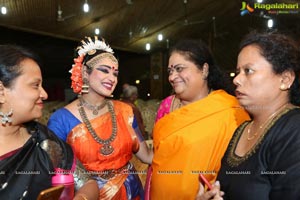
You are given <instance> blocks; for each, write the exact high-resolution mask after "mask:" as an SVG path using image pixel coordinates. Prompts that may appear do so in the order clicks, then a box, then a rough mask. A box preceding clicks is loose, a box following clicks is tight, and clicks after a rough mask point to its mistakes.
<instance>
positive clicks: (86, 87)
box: [81, 78, 90, 94]
mask: <svg viewBox="0 0 300 200" xmlns="http://www.w3.org/2000/svg"><path fill="white" fill-rule="evenodd" d="M89 88H90V86H89V81H88V79H87V78H83V85H82V88H81V93H83V94H87V93H89Z"/></svg>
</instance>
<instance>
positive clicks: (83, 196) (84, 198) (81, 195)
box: [77, 193, 88, 200]
mask: <svg viewBox="0 0 300 200" xmlns="http://www.w3.org/2000/svg"><path fill="white" fill-rule="evenodd" d="M77 196H80V197H82V199H83V200H88V198H86V196H85V195H84V194H82V193H80V194H78V195H77Z"/></svg>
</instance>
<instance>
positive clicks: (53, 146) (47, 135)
mask: <svg viewBox="0 0 300 200" xmlns="http://www.w3.org/2000/svg"><path fill="white" fill-rule="evenodd" d="M30 126H31V131H36V132H37V136H36V137H37V140H38V143H39V145H40V147H41V148H42V149H43V150H44V151H45V152H46V153H47V154H48V156H49V157H50V159H51V161H52V163H53V165H54V167H61V168H64V169H70V168H71V166H72V165H70V164H69V163H72V160H73V151H72V149H71V147H70V146H69V145H68V144H67V143H65V142H64V141H62V140H61V139H59V138H58V137H57V136H56V135H55V134H54V133H53V132H52V131H51V130H50V129H48V128H47V127H46V126H45V125H43V124H41V123H38V122H35V123H32V124H31V125H30ZM62 165H63V166H62Z"/></svg>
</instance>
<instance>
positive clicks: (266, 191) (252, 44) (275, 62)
mask: <svg viewBox="0 0 300 200" xmlns="http://www.w3.org/2000/svg"><path fill="white" fill-rule="evenodd" d="M236 69H237V76H236V77H235V78H234V80H233V83H234V84H235V85H236V91H235V93H236V96H237V98H238V100H239V102H240V104H241V105H242V106H243V107H244V108H245V109H246V110H247V111H248V112H249V113H250V115H251V117H252V118H251V120H250V121H246V122H244V123H243V124H241V125H240V126H239V127H238V129H237V130H236V131H235V133H234V135H233V137H232V139H231V142H230V145H229V146H228V148H227V151H226V154H225V156H224V157H223V159H222V167H221V170H220V172H219V175H218V178H217V179H218V180H219V181H220V183H221V190H222V191H224V192H225V194H224V196H223V198H224V199H232V200H237V199H247V200H252V199H253V200H254V199H270V200H279V199H300V172H299V169H300V148H299V146H300V134H299V133H300V123H299V121H300V109H299V107H298V106H299V104H300V85H299V75H300V51H299V43H297V42H295V41H294V40H293V39H292V38H290V37H289V36H286V35H283V34H280V33H276V32H273V33H258V32H251V33H249V34H248V35H247V36H245V38H244V39H243V40H242V42H241V44H240V49H239V55H238V59H237V67H236ZM228 172H243V173H244V174H242V175H237V174H234V173H228ZM219 189H220V186H217V187H215V188H214V189H213V190H212V191H209V192H207V193H204V194H203V195H201V194H202V193H203V190H201V191H200V193H199V195H198V199H213V197H214V199H220V193H219ZM214 195H215V196H214Z"/></svg>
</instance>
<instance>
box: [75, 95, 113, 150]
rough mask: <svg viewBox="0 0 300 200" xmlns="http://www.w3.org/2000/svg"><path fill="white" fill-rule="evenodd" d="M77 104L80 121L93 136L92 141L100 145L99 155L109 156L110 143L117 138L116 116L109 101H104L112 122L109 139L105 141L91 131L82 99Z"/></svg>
mask: <svg viewBox="0 0 300 200" xmlns="http://www.w3.org/2000/svg"><path fill="white" fill-rule="evenodd" d="M79 102H80V103H79V104H78V107H79V109H78V111H79V114H80V116H81V119H82V121H83V123H84V124H85V126H86V128H87V129H88V131H89V132H90V134H91V135H92V136H93V138H94V140H96V142H98V143H99V144H102V147H101V148H100V153H101V154H102V155H104V156H108V155H110V154H112V153H113V152H114V148H113V147H112V146H111V144H110V143H111V142H112V141H114V140H115V138H116V136H117V118H116V114H115V111H114V108H113V105H112V103H111V102H110V101H107V100H104V102H105V105H106V104H107V106H108V111H109V113H110V114H111V121H112V133H111V135H110V137H109V138H108V139H106V140H103V139H101V138H100V137H99V136H98V135H97V133H96V131H95V130H94V129H93V127H92V124H91V122H90V121H89V119H88V117H87V115H86V112H85V110H84V108H83V100H82V98H79Z"/></svg>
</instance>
